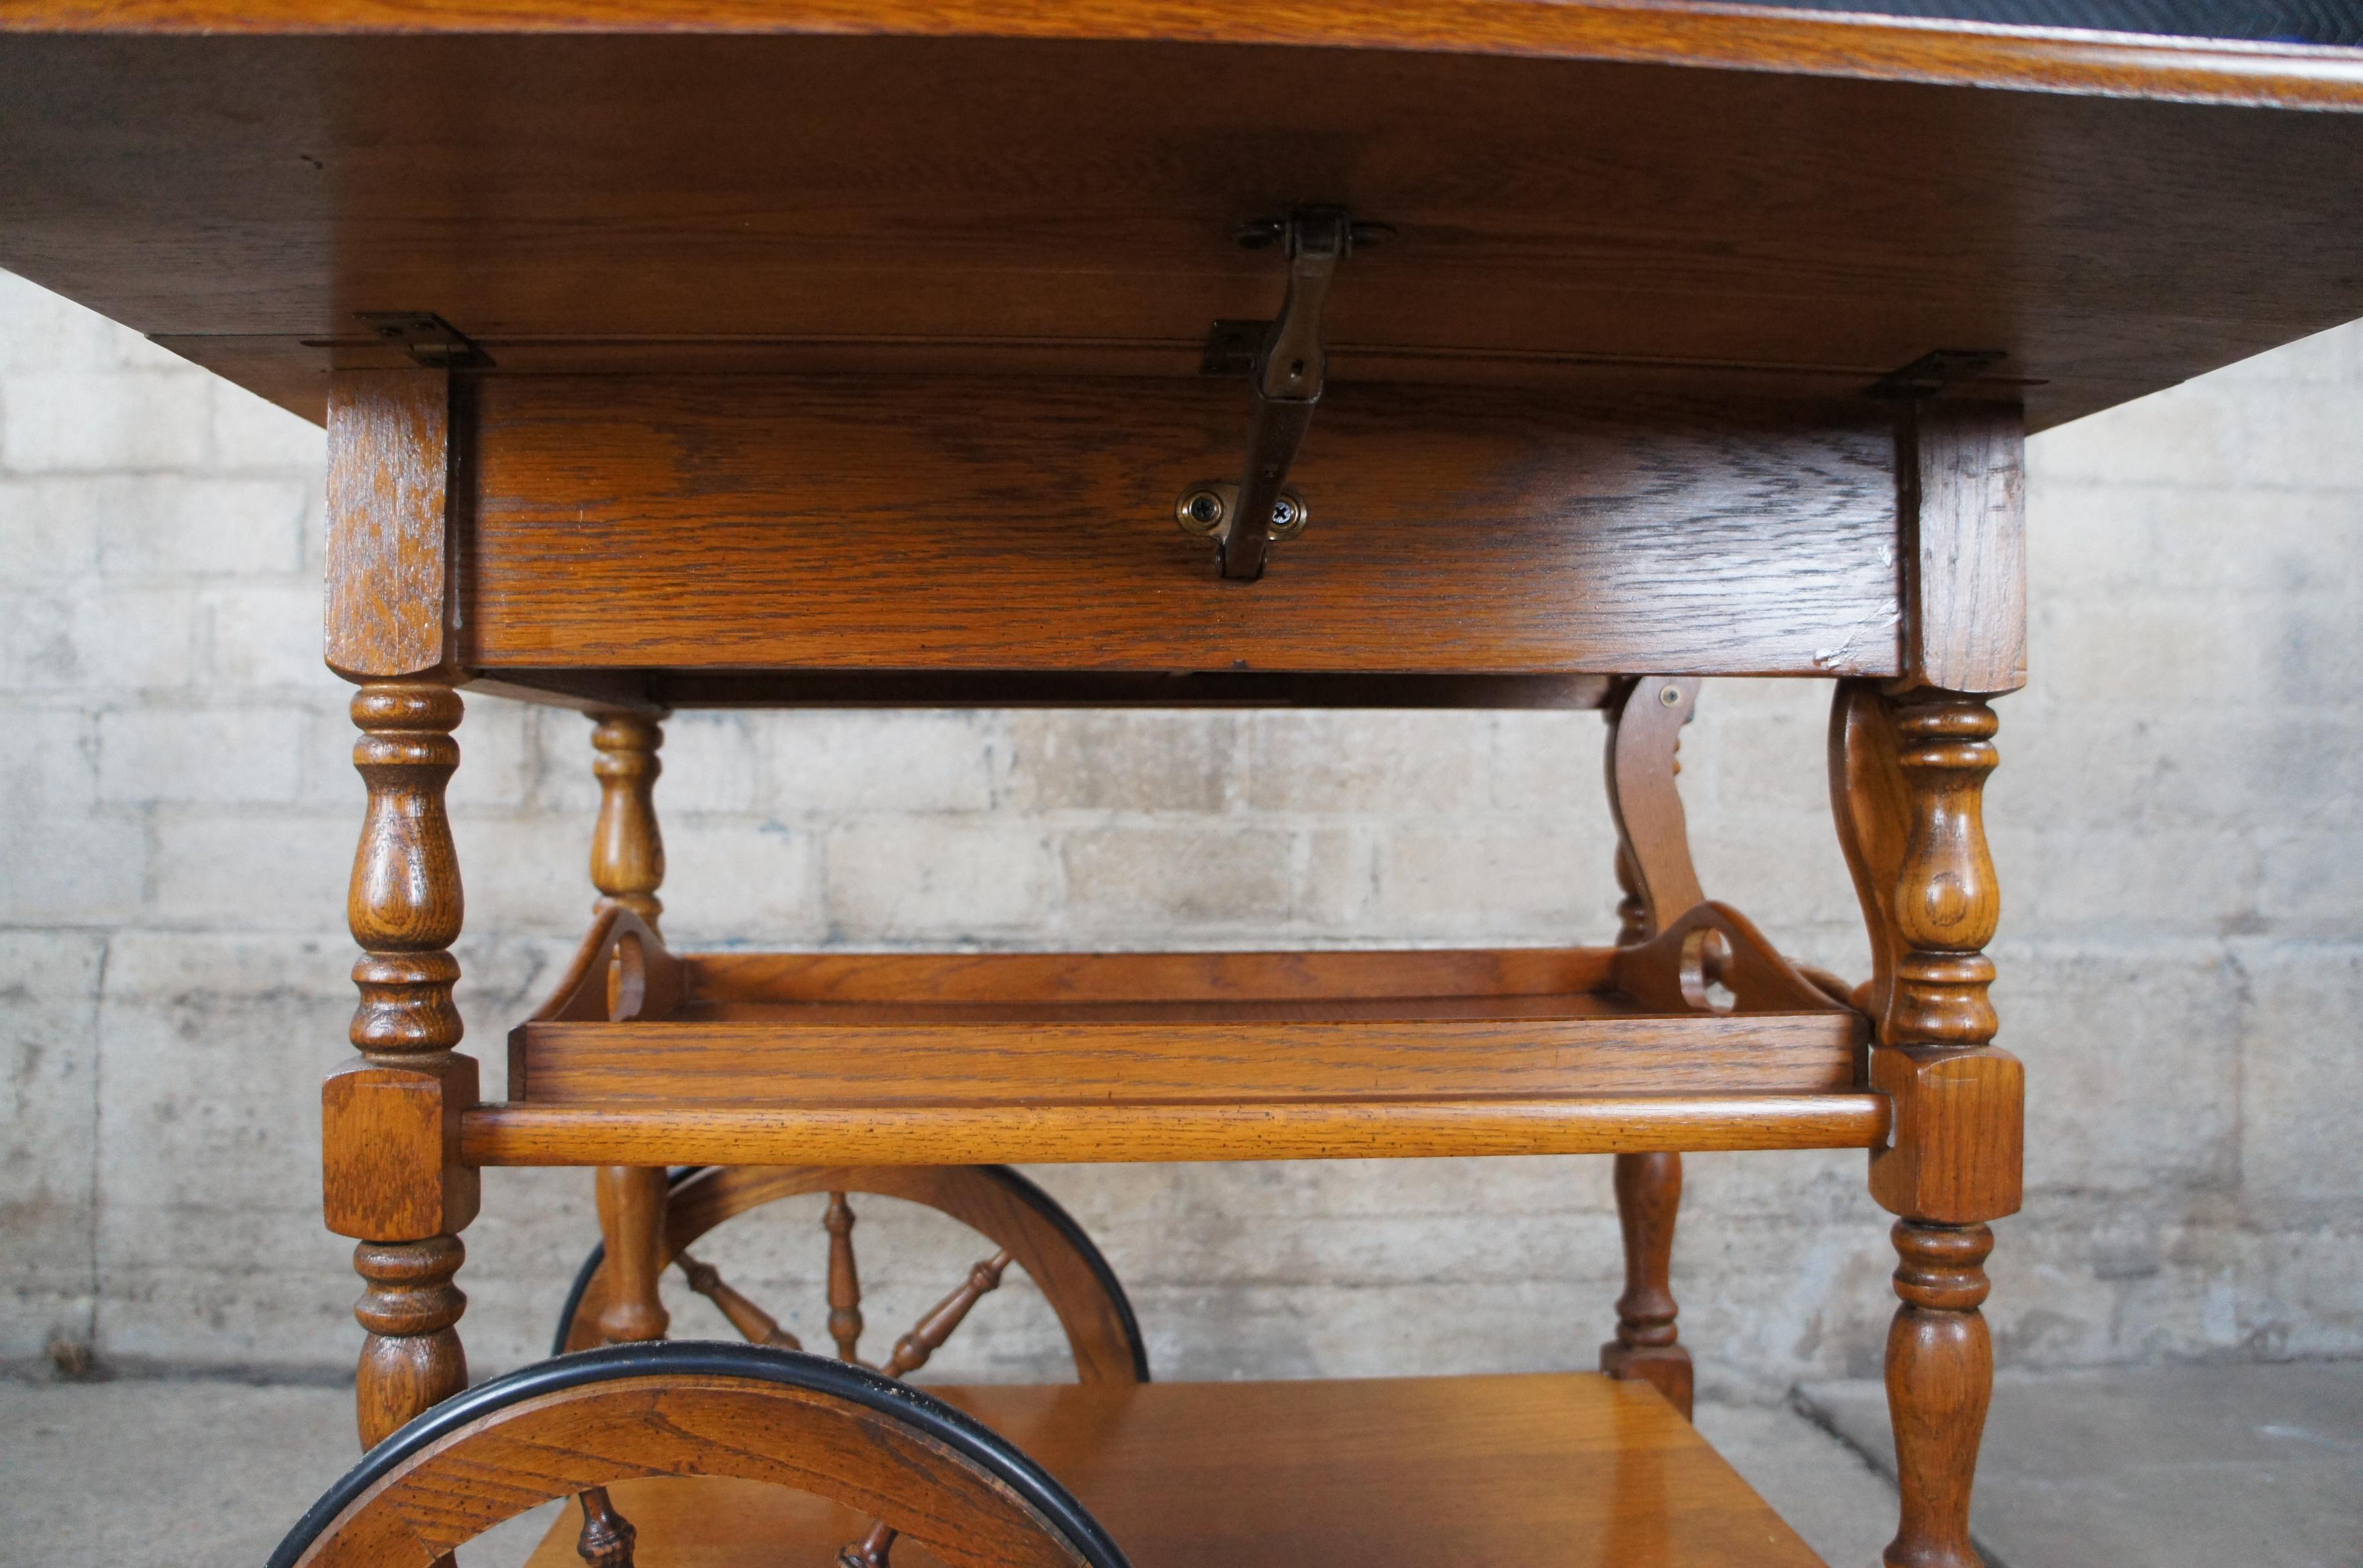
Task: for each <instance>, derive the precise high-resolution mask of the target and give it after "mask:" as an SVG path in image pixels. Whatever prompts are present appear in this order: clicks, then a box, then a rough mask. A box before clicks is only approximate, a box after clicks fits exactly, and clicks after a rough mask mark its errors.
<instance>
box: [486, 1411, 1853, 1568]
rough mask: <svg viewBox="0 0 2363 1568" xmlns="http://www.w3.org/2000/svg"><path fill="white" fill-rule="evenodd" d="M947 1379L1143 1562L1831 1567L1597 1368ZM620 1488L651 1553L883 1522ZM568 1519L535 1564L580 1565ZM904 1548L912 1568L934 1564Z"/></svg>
mask: <svg viewBox="0 0 2363 1568" xmlns="http://www.w3.org/2000/svg"><path fill="white" fill-rule="evenodd" d="M934 1392H937V1393H939V1394H942V1395H943V1396H945V1397H948V1398H949V1399H950V1400H952V1401H953V1402H954V1403H956V1404H958V1405H960V1407H961V1408H964V1409H966V1410H968V1411H969V1412H970V1413H971V1414H972V1415H974V1416H976V1417H978V1418H979V1419H982V1421H984V1422H985V1424H987V1425H988V1426H990V1427H992V1428H993V1430H996V1431H998V1432H1000V1433H1001V1434H1002V1435H1003V1436H1004V1437H1006V1438H1008V1439H1009V1440H1010V1441H1012V1442H1014V1443H1015V1444H1016V1446H1017V1447H1019V1448H1020V1449H1022V1450H1024V1451H1025V1452H1026V1453H1027V1454H1029V1455H1031V1456H1032V1457H1034V1458H1035V1459H1037V1460H1038V1461H1040V1462H1041V1463H1042V1464H1043V1466H1044V1467H1045V1468H1047V1469H1048V1471H1049V1472H1050V1473H1051V1474H1054V1475H1056V1476H1057V1477H1058V1478H1059V1480H1060V1481H1061V1482H1062V1483H1064V1484H1065V1485H1067V1486H1068V1487H1069V1488H1070V1489H1071V1491H1073V1492H1074V1493H1075V1495H1076V1496H1077V1497H1078V1498H1080V1499H1081V1500H1082V1504H1083V1506H1084V1507H1087V1508H1089V1509H1091V1510H1092V1513H1093V1517H1095V1518H1098V1519H1099V1520H1100V1521H1101V1522H1102V1523H1103V1524H1104V1525H1105V1526H1106V1527H1107V1529H1108V1532H1109V1533H1110V1534H1111V1535H1112V1536H1114V1537H1115V1540H1116V1543H1117V1544H1118V1545H1119V1546H1121V1547H1122V1548H1123V1549H1124V1551H1125V1553H1126V1556H1127V1557H1129V1558H1130V1559H1131V1561H1132V1562H1133V1563H1134V1565H1135V1568H1204V1565H1205V1564H1210V1563H1221V1564H1224V1565H1225V1568H1302V1565H1303V1564H1304V1563H1307V1562H1341V1563H1345V1562H1351V1563H1373V1564H1376V1563H1421V1564H1426V1563H1451V1562H1468V1563H1518V1564H1523V1565H1525V1568H1709V1565H1713V1568H1819V1563H1820V1559H1818V1558H1817V1557H1815V1556H1814V1554H1813V1552H1812V1551H1811V1550H1809V1549H1808V1548H1807V1547H1806V1546H1805V1545H1804V1543H1803V1541H1802V1540H1799V1539H1798V1538H1797V1536H1796V1533H1795V1532H1794V1531H1793V1530H1792V1529H1790V1528H1789V1527H1788V1526H1787V1525H1786V1524H1784V1523H1783V1522H1781V1518H1779V1517H1778V1516H1777V1515H1775V1514H1774V1513H1773V1512H1772V1510H1771V1509H1770V1508H1769V1507H1766V1506H1765V1504H1764V1502H1763V1500H1762V1499H1761V1498H1759V1497H1758V1496H1756V1494H1755V1493H1754V1492H1753V1491H1751V1490H1750V1489H1749V1488H1748V1486H1747V1483H1746V1482H1744V1481H1742V1480H1741V1479H1740V1478H1739V1476H1738V1475H1737V1474H1735V1473H1734V1472H1733V1471H1732V1469H1731V1467H1730V1466H1729V1465H1728V1464H1726V1463H1725V1462H1724V1461H1723V1459H1722V1458H1721V1457H1720V1456H1719V1455H1717V1454H1716V1453H1715V1452H1714V1449H1712V1448H1711V1447H1709V1446H1708V1445H1707V1443H1706V1441H1704V1440H1703V1439H1702V1438H1700V1437H1699V1435H1698V1434H1697V1433H1696V1432H1695V1431H1693V1430H1691V1428H1690V1426H1689V1425H1688V1423H1686V1422H1684V1421H1683V1420H1682V1419H1681V1417H1680V1416H1678V1415H1677V1414H1676V1413H1675V1412H1674V1411H1673V1410H1672V1409H1671V1408H1669V1407H1668V1405H1667V1404H1666V1402H1665V1401H1664V1400H1663V1399H1661V1398H1660V1397H1658V1395H1657V1394H1656V1393H1654V1392H1652V1391H1651V1390H1650V1389H1648V1388H1647V1386H1642V1385H1637V1384H1621V1383H1615V1382H1612V1381H1611V1380H1609V1379H1607V1378H1603V1377H1598V1376H1594V1375H1589V1374H1580V1373H1579V1374H1564V1373H1562V1374H1537V1375H1519V1376H1502V1377H1407V1378H1401V1379H1394V1380H1389V1381H1374V1380H1359V1379H1346V1378H1337V1379H1325V1380H1323V1381H1319V1382H1306V1383H1220V1384H1214V1383H1152V1384H1144V1385H1140V1386H1133V1387H1122V1388H1119V1387H1115V1386H1075V1387H1069V1388H1054V1387H968V1388H949V1389H938V1390H934ZM616 1498H617V1501H618V1503H619V1504H620V1506H621V1507H623V1510H624V1511H625V1512H626V1513H627V1515H629V1516H630V1517H631V1518H633V1519H634V1521H635V1522H636V1523H637V1524H638V1526H639V1528H640V1529H641V1532H642V1533H641V1539H642V1540H643V1542H644V1543H649V1546H650V1553H649V1559H647V1560H648V1561H650V1562H681V1563H698V1564H708V1563H711V1564H716V1565H718V1564H721V1563H725V1562H727V1563H730V1564H734V1565H736V1568H770V1565H772V1564H779V1565H781V1568H788V1565H794V1568H806V1565H808V1564H811V1563H815V1562H829V1561H831V1556H830V1554H831V1553H833V1552H834V1551H835V1550H836V1548H837V1547H838V1546H839V1545H841V1544H842V1543H843V1542H844V1541H846V1540H857V1539H859V1538H860V1529H859V1527H860V1526H861V1525H865V1524H866V1523H867V1521H866V1520H857V1519H856V1518H854V1517H853V1516H852V1515H851V1513H850V1512H849V1510H845V1509H841V1508H838V1507H831V1506H829V1505H828V1504H826V1502H824V1501H822V1500H820V1499H817V1498H815V1497H813V1496H809V1495H807V1494H799V1493H795V1492H791V1491H787V1490H783V1489H780V1488H774V1487H760V1486H755V1485H739V1484H736V1483H720V1484H716V1483H712V1482H703V1481H692V1480H679V1481H676V1480H660V1481H647V1482H630V1483H627V1484H625V1485H620V1486H618V1487H616ZM849 1527H853V1528H852V1529H851V1533H848V1531H849ZM572 1530H573V1522H572V1520H571V1519H569V1520H566V1521H564V1522H562V1523H561V1525H560V1527H559V1529H558V1530H556V1531H555V1532H553V1533H552V1535H551V1536H550V1538H549V1540H547V1541H546V1542H545V1543H544V1544H543V1545H542V1547H541V1549H540V1551H538V1553H537V1554H536V1555H535V1556H534V1557H533V1559H532V1560H531V1564H530V1568H579V1564H578V1563H577V1562H576V1561H575V1559H574V1556H573V1534H572ZM657 1551H664V1552H666V1553H668V1555H666V1556H663V1557H661V1558H660V1557H658V1556H657V1555H656V1553H657ZM894 1562H895V1563H896V1564H897V1565H898V1568H904V1565H905V1564H906V1562H907V1565H908V1568H925V1565H927V1564H930V1563H931V1562H932V1559H930V1558H928V1557H926V1556H924V1555H922V1554H921V1553H919V1552H916V1551H914V1552H913V1553H912V1554H911V1556H910V1557H909V1558H908V1559H907V1560H906V1559H905V1557H904V1547H903V1546H901V1545H899V1544H898V1546H897V1547H896V1550H895V1555H894Z"/></svg>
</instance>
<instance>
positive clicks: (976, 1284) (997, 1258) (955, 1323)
mask: <svg viewBox="0 0 2363 1568" xmlns="http://www.w3.org/2000/svg"><path fill="white" fill-rule="evenodd" d="M1013 1261H1015V1260H1014V1254H1013V1253H1011V1252H1010V1251H1009V1249H1008V1248H1006V1247H1004V1248H1002V1249H1001V1251H999V1252H997V1253H993V1255H992V1256H991V1257H989V1258H987V1259H985V1260H984V1261H983V1262H982V1263H980V1264H977V1265H976V1266H975V1267H974V1268H972V1269H970V1270H969V1271H968V1277H967V1278H966V1279H964V1280H962V1281H960V1288H959V1289H957V1290H955V1291H953V1292H952V1293H951V1294H950V1295H949V1296H947V1297H944V1298H943V1299H942V1300H941V1301H938V1302H937V1303H936V1305H935V1307H934V1309H932V1310H930V1311H929V1312H928V1313H927V1315H926V1317H924V1318H922V1319H920V1320H918V1321H917V1322H916V1323H914V1324H913V1325H911V1331H910V1332H909V1333H907V1334H904V1336H903V1337H902V1338H901V1339H899V1340H897V1341H895V1342H894V1353H893V1356H892V1357H890V1358H889V1359H888V1360H887V1363H886V1364H885V1365H884V1366H883V1367H882V1368H881V1369H880V1370H881V1371H882V1372H884V1373H885V1374H886V1375H887V1376H889V1377H902V1376H904V1375H908V1374H910V1373H914V1372H916V1371H918V1370H919V1368H921V1367H923V1366H925V1365H926V1364H927V1358H928V1357H929V1356H931V1355H933V1354H935V1353H936V1352H937V1351H939V1350H941V1349H943V1345H944V1342H945V1341H946V1340H948V1339H950V1338H951V1337H952V1331H953V1330H954V1329H957V1328H959V1327H960V1322H961V1320H964V1319H965V1318H967V1316H968V1314H969V1309H971V1307H974V1306H975V1305H976V1304H977V1303H978V1302H979V1301H981V1300H982V1299H983V1298H984V1297H985V1295H986V1294H987V1293H988V1292H990V1291H994V1290H998V1289H1000V1288H1001V1276H1002V1275H1003V1274H1004V1273H1006V1272H1007V1271H1008V1268H1009V1265H1010V1264H1011V1263H1012V1262H1013Z"/></svg>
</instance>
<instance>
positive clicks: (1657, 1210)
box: [1600, 676, 1705, 1417]
mask: <svg viewBox="0 0 2363 1568" xmlns="http://www.w3.org/2000/svg"><path fill="white" fill-rule="evenodd" d="M1698 687H1699V683H1698V682H1697V681H1696V680H1692V679H1666V678H1663V677H1648V676H1645V677H1643V678H1641V679H1638V680H1636V681H1635V682H1634V683H1633V685H1632V686H1631V687H1630V688H1629V689H1628V690H1625V692H1624V693H1623V695H1622V696H1621V697H1620V698H1619V699H1618V700H1617V701H1614V702H1613V703H1612V704H1611V705H1610V706H1609V708H1608V711H1607V712H1608V759H1607V760H1608V808H1609V812H1610V814H1611V815H1612V816H1613V817H1614V820H1615V823H1616V886H1617V889H1618V891H1619V892H1620V893H1621V894H1622V895H1623V897H1622V898H1621V899H1620V900H1618V902H1617V905H1616V919H1617V932H1616V944H1617V945H1618V946H1620V947H1629V946H1632V945H1634V944H1637V943H1642V942H1647V940H1649V938H1650V937H1652V936H1654V935H1655V934H1657V932H1658V929H1659V924H1660V922H1662V921H1666V920H1672V919H1675V918H1677V917H1679V916H1681V915H1682V914H1684V913H1686V912H1687V911H1689V910H1690V909H1691V908H1692V906H1693V905H1695V904H1697V903H1699V902H1700V901H1701V900H1703V898H1704V897H1705V895H1704V894H1703V892H1701V891H1700V889H1699V880H1698V873H1697V871H1696V870H1695V869H1693V868H1692V865H1691V856H1690V837H1689V829H1688V827H1687V825H1686V823H1685V820H1684V817H1683V814H1682V801H1681V795H1680V794H1679V793H1678V792H1677V790H1676V789H1675V784H1674V780H1675V778H1677V777H1678V776H1679V775H1680V774H1681V770H1682V767H1681V732H1682V726H1683V725H1684V724H1687V723H1690V721H1691V717H1692V714H1693V713H1694V712H1696V709H1697V702H1698ZM1681 1202H1682V1157H1681V1155H1680V1154H1619V1155H1617V1156H1616V1220H1617V1224H1618V1227H1619V1228H1620V1229H1621V1230H1622V1231H1623V1232H1624V1237H1625V1294H1624V1295H1623V1296H1621V1297H1617V1300H1616V1337H1615V1338H1614V1340H1611V1341H1610V1342H1608V1343H1606V1344H1604V1345H1603V1346H1601V1347H1600V1370H1601V1371H1603V1372H1604V1373H1607V1374H1608V1375H1610V1376H1612V1377H1620V1378H1634V1379H1638V1380H1640V1381H1642V1382H1645V1383H1647V1384H1650V1385H1651V1386H1654V1387H1655V1388H1656V1389H1657V1390H1658V1392H1659V1393H1660V1394H1663V1395H1664V1396H1665V1397H1666V1398H1667V1400H1668V1401H1669V1402H1670V1403H1671V1404H1672V1406H1673V1407H1674V1408H1676V1409H1678V1410H1680V1411H1681V1413H1682V1414H1683V1415H1684V1416H1685V1417H1687V1416H1689V1414H1690V1413H1691V1353H1690V1352H1689V1350H1687V1349H1686V1348H1684V1347H1683V1345H1682V1344H1681V1342H1680V1335H1679V1333H1678V1332H1677V1331H1676V1330H1675V1328H1674V1318H1675V1315H1676V1309H1675V1306H1674V1292H1673V1285H1672V1279H1671V1273H1672V1268H1673V1258H1674V1220H1675V1218H1676V1216H1677V1214H1678V1213H1679V1212H1680V1210H1681Z"/></svg>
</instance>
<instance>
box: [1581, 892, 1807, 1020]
mask: <svg viewBox="0 0 2363 1568" xmlns="http://www.w3.org/2000/svg"><path fill="white" fill-rule="evenodd" d="M1615 975H1616V988H1617V989H1618V990H1620V991H1623V992H1624V993H1625V995H1626V996H1629V997H1631V998H1632V999H1634V1000H1635V1001H1636V1002H1638V1003H1640V1004H1641V1006H1643V1007H1645V1008H1647V1009H1649V1010H1652V1011H1659V1012H1833V1011H1840V1010H1844V1009H1842V1008H1841V1006H1840V1004H1839V1003H1838V1002H1836V1000H1834V999H1832V998H1831V997H1830V996H1828V995H1827V994H1826V993H1825V992H1824V991H1823V990H1822V988H1820V987H1819V986H1816V985H1814V982H1813V981H1811V980H1809V979H1807V978H1805V977H1804V976H1803V974H1801V973H1799V972H1798V970H1797V968H1796V966H1794V965H1792V964H1791V963H1790V962H1789V961H1788V960H1787V959H1786V958H1783V957H1781V955H1780V953H1779V951H1778V950H1777V949H1775V948H1774V947H1773V945H1772V944H1771V943H1770V942H1769V941H1768V940H1766V938H1765V935H1764V933H1762V932H1760V931H1758V930H1757V929H1756V926H1755V924H1754V922H1751V921H1749V920H1748V918H1747V916H1746V915H1743V914H1741V913H1740V912H1739V911H1737V910H1735V909H1733V908H1731V907H1730V906H1729V905H1727V904H1718V903H1712V902H1710V903H1702V904H1698V905H1695V906H1693V907H1692V909H1691V910H1690V911H1688V912H1687V913H1685V914H1683V915H1682V916H1681V918H1679V919H1677V920H1676V921H1675V922H1673V923H1672V924H1671V925H1670V926H1668V927H1666V929H1665V930H1663V931H1661V932H1659V933H1658V934H1657V935H1655V936H1653V937H1651V938H1650V939H1649V940H1648V941H1647V942H1644V943H1641V944H1638V945H1637V946H1632V947H1620V948H1618V949H1617V950H1616V958H1615ZM1718 991H1720V992H1722V993H1725V994H1726V995H1727V997H1728V999H1727V1000H1726V999H1724V997H1723V996H1719V995H1718V994H1717V992H1718Z"/></svg>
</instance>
